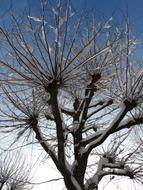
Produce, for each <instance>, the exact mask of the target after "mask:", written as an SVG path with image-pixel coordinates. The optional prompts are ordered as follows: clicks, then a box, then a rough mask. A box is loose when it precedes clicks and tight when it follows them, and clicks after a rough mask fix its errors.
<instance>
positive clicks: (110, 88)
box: [0, 1, 143, 190]
mask: <svg viewBox="0 0 143 190" xmlns="http://www.w3.org/2000/svg"><path fill="white" fill-rule="evenodd" d="M53 6H54V4H53ZM12 19H13V22H14V26H15V27H14V28H13V29H12V31H8V30H7V29H6V28H0V35H1V44H2V45H1V46H2V49H1V56H0V64H1V77H0V78H1V105H2V108H1V109H0V112H1V121H0V122H1V131H2V132H7V133H10V132H11V133H12V134H13V133H17V137H16V140H20V138H22V137H23V136H24V137H26V138H27V139H28V138H29V140H30V135H32V134H35V142H37V143H39V145H40V146H41V147H42V148H43V150H44V151H45V152H46V153H47V155H49V156H50V158H51V159H52V160H53V162H54V164H55V166H56V167H57V169H58V170H59V172H60V173H61V175H62V176H63V179H64V182H65V186H66V188H67V189H68V190H93V189H94V190H97V189H98V185H99V182H100V181H101V179H102V178H103V177H105V176H108V175H109V176H112V177H113V176H124V177H129V178H130V179H133V180H137V181H140V182H141V181H142V180H143V179H142V172H143V167H142V164H141V162H142V160H141V153H140V150H141V148H142V140H141V138H139V139H138V142H137V143H136V144H134V147H133V148H131V143H130V146H127V144H128V143H129V142H128V140H130V137H131V135H133V132H134V131H136V130H135V129H138V131H140V128H139V126H140V125H141V124H142V123H143V114H142V106H143V105H142V102H143V95H142V94H143V68H142V66H141V64H139V62H137V61H136V60H135V58H134V51H135V48H136V46H137V44H138V41H137V39H136V38H135V37H134V36H133V35H132V33H131V30H130V24H129V19H128V17H126V18H125V22H124V23H123V25H116V24H115V22H114V20H113V18H112V17H110V18H107V19H106V20H103V21H101V22H97V20H98V19H96V14H93V15H92V19H88V21H87V20H86V19H84V16H83V15H80V16H79V15H78V14H76V13H75V12H74V11H73V9H72V8H71V5H70V3H69V2H67V3H66V5H65V1H64V3H63V2H61V1H58V2H57V4H56V5H55V6H54V8H52V7H51V8H50V3H49V1H41V15H40V16H39V17H36V16H35V15H27V18H26V19H25V18H23V21H22V22H21V21H19V18H17V17H15V16H13V15H12Z"/></svg>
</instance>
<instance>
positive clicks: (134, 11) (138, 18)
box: [0, 0, 143, 190]
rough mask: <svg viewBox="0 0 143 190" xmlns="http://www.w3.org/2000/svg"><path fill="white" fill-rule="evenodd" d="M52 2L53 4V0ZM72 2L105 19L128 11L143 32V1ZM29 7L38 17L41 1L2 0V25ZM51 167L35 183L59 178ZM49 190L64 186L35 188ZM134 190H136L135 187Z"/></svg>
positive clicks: (42, 170) (44, 168) (41, 171)
mask: <svg viewBox="0 0 143 190" xmlns="http://www.w3.org/2000/svg"><path fill="white" fill-rule="evenodd" d="M50 1H51V2H52V0H50ZM53 1H55V0H53ZM64 1H66V0H64ZM71 2H72V5H73V7H74V9H78V10H81V9H82V10H84V11H85V12H86V13H88V12H90V11H91V10H93V9H95V10H97V11H98V12H99V14H104V16H105V17H106V16H110V15H111V14H112V12H113V11H115V12H117V15H118V14H119V15H120V13H121V12H125V11H126V10H128V14H129V17H130V19H131V22H132V23H133V26H134V31H135V32H136V33H139V32H140V31H143V0H71ZM29 5H30V7H31V12H32V13H31V14H32V15H33V16H37V13H38V10H39V0H0V24H1V23H9V12H8V11H10V10H11V9H13V10H14V12H15V13H16V14H21V13H22V12H23V11H24V10H25V9H26V8H27V7H28V6H29ZM119 19H120V18H119ZM140 38H141V39H143V37H142V36H140ZM141 51H142V50H141ZM35 158H37V155H36V156H35ZM51 165H52V164H51V162H50V167H48V166H43V165H41V166H40V167H39V169H38V170H36V176H35V182H40V181H44V180H45V181H46V180H48V179H51V178H52V176H53V177H58V176H59V175H58V174H57V172H55V169H51V168H52V167H53V166H52V167H51ZM47 176H48V177H47ZM127 184H128V183H126V182H124V188H123V189H124V190H127V189H128V188H127ZM115 188H117V186H114V185H112V186H110V185H108V186H107V188H105V190H109V189H114V190H116V189H115ZM47 189H48V190H55V189H58V190H62V189H63V184H62V182H54V184H52V183H50V184H46V185H38V186H34V190H47ZM101 189H102V188H101ZM101 189H100V190H101ZM130 189H131V188H130ZM132 189H134V187H133V188H132ZM118 190H121V188H119V189H118ZM138 190H139V188H138ZM140 190H141V189H140Z"/></svg>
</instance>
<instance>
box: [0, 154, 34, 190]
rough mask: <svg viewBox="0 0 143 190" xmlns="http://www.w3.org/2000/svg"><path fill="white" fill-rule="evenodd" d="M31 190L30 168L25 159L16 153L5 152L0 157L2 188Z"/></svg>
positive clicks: (1, 189) (0, 187) (0, 181)
mask: <svg viewBox="0 0 143 190" xmlns="http://www.w3.org/2000/svg"><path fill="white" fill-rule="evenodd" d="M3 189H5V190H31V189H32V186H31V185H30V169H29V167H27V164H26V162H25V159H23V158H22V157H21V156H19V155H18V154H17V153H16V154H15V153H14V154H9V153H7V154H5V155H4V156H2V157H1V159H0V190H3Z"/></svg>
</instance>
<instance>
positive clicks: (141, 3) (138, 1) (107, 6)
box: [0, 0, 143, 31]
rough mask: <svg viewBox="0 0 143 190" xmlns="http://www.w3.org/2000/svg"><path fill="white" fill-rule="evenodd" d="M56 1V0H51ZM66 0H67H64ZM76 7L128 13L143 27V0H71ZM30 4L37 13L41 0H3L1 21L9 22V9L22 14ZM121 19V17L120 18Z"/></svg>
mask: <svg viewBox="0 0 143 190" xmlns="http://www.w3.org/2000/svg"><path fill="white" fill-rule="evenodd" d="M50 1H51V2H53V1H54V2H55V1H56V0H50ZM63 1H64V2H66V1H67V0H63ZM71 2H72V5H73V7H74V9H78V10H80V11H81V10H84V11H85V12H86V13H87V14H88V12H91V11H92V10H93V9H95V10H96V11H98V13H99V14H101V15H104V16H105V17H106V16H110V15H111V14H112V12H113V11H115V12H116V14H119V17H120V15H121V12H124V13H125V12H126V10H127V9H128V13H129V16H130V19H131V22H132V24H133V25H134V26H135V28H136V30H137V31H141V30H142V28H143V24H142V23H143V0H71ZM29 5H30V7H31V12H32V13H31V14H35V16H36V14H37V12H38V9H39V0H1V5H0V22H8V20H9V16H8V13H9V12H8V10H10V8H11V7H12V8H13V9H14V11H15V12H16V14H22V13H23V11H24V10H25V9H26V8H27V7H28V6H29ZM119 19H120V18H119Z"/></svg>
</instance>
